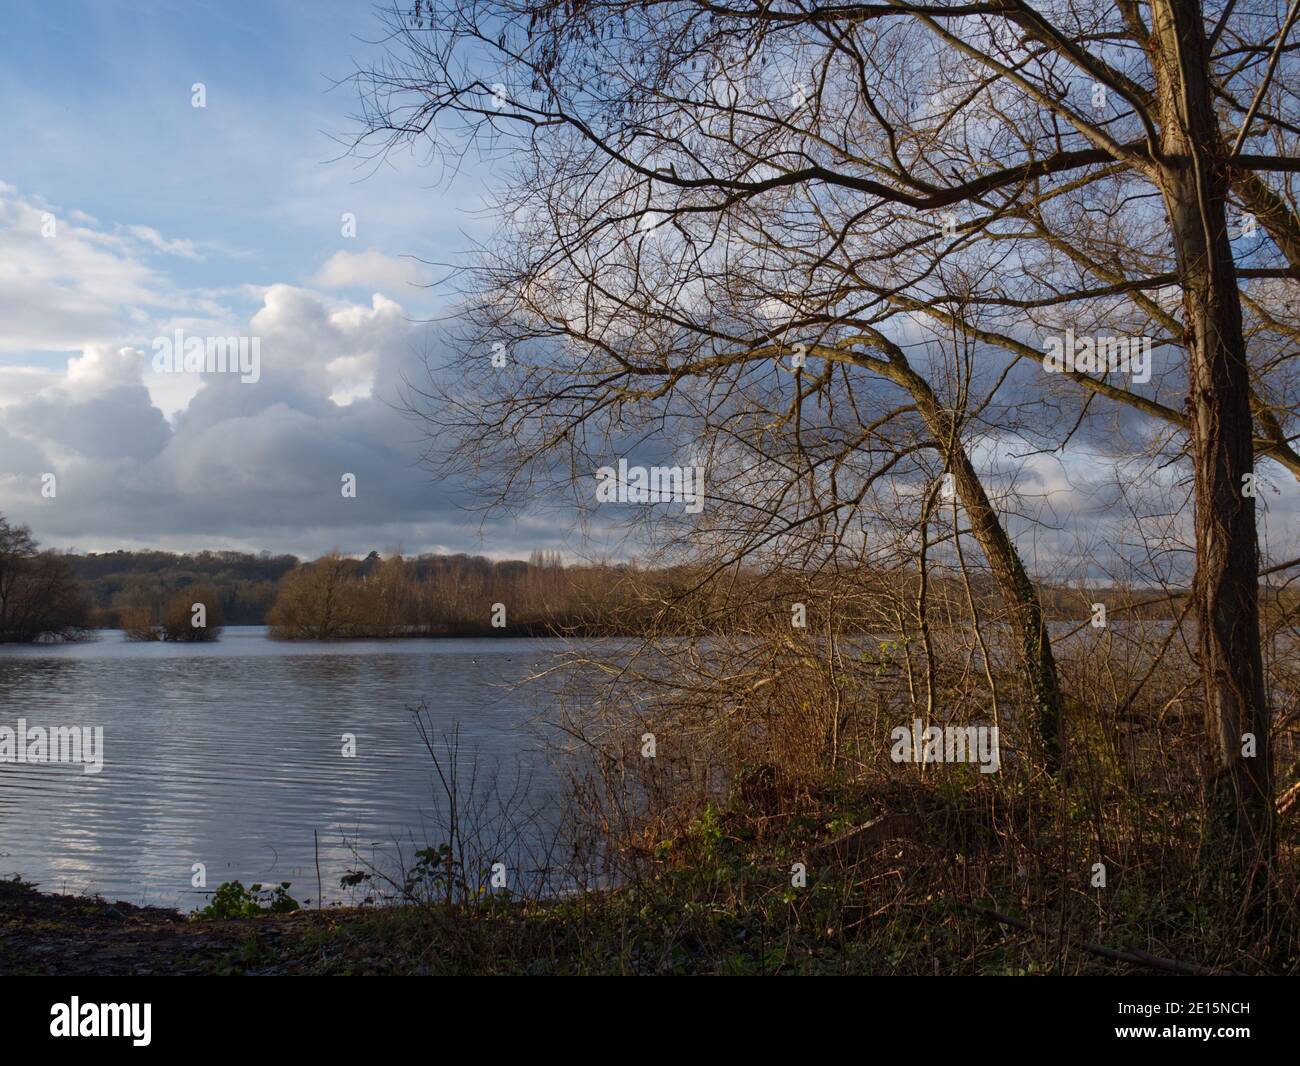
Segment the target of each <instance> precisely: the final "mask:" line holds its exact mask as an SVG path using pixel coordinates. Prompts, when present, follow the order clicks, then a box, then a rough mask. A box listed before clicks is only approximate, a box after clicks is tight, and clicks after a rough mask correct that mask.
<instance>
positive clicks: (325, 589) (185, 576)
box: [0, 516, 1294, 642]
mask: <svg viewBox="0 0 1300 1066" xmlns="http://www.w3.org/2000/svg"><path fill="white" fill-rule="evenodd" d="M842 577H843V575H841V578H842ZM704 578H705V575H704V574H702V573H701V572H700V571H698V570H697V569H693V568H689V567H667V568H658V569H647V568H643V567H639V566H637V565H636V564H634V563H619V564H603V565H602V564H591V565H569V566H565V565H563V563H562V562H561V559H560V556H559V553H557V552H534V553H533V554H532V556H531V557H530V558H529V559H527V560H523V559H517V560H507V561H493V560H490V559H485V558H483V557H482V556H477V555H466V554H457V555H419V556H414V557H409V558H407V557H403V556H401V555H397V554H392V555H388V556H386V557H385V556H381V555H380V554H379V553H378V552H374V551H372V552H371V553H370V554H369V555H368V556H366V557H365V558H364V559H354V558H349V557H346V556H342V555H339V554H337V553H330V554H328V555H325V556H323V557H322V558H320V559H317V560H315V561H313V562H303V561H302V560H300V559H298V558H297V557H296V556H293V555H272V554H270V553H269V552H261V553H258V554H250V553H247V552H235V551H202V552H196V553H193V554H176V553H173V552H162V551H115V552H106V553H91V554H88V555H72V554H65V553H59V552H51V551H42V550H41V549H40V548H39V546H38V545H37V544H36V542H35V540H34V539H33V538H32V536H31V534H30V532H29V531H28V530H26V529H25V528H23V527H21V526H10V525H9V524H7V523H6V522H5V520H4V518H3V516H0V642H13V641H32V640H40V639H52V638H53V639H67V638H71V637H75V636H77V635H78V634H79V633H82V632H84V631H85V630H88V629H94V628H110V629H122V630H125V631H126V632H127V634H128V635H129V636H130V637H132V638H133V639H138V640H211V639H214V638H215V637H216V636H218V635H219V634H220V631H221V627H222V626H223V625H268V626H270V627H271V630H272V635H273V636H275V637H278V638H282V639H289V640H293V639H331V638H340V637H402V636H477V635H483V636H488V635H496V636H521V635H532V636H543V635H572V636H622V635H628V636H641V635H646V634H649V633H652V632H653V633H657V634H660V635H663V634H676V635H681V636H687V637H692V636H703V635H707V634H709V633H718V632H723V631H730V632H745V631H751V632H757V631H760V630H762V631H768V630H770V629H771V628H772V627H773V626H776V627H780V628H784V629H787V630H788V629H789V627H790V626H791V624H792V621H793V618H794V617H801V619H802V620H803V622H804V624H805V625H806V626H807V628H808V629H809V630H811V631H812V632H814V633H820V632H823V631H824V630H825V628H826V626H827V625H828V624H834V626H835V627H836V629H837V630H838V631H840V632H848V633H851V632H854V631H858V632H862V633H867V634H881V633H889V632H894V631H896V630H898V628H899V626H900V625H902V627H903V628H904V629H906V628H907V620H908V617H909V616H910V613H911V611H912V610H913V608H912V606H911V604H912V601H913V600H914V599H915V589H913V588H912V587H911V585H912V583H914V581H915V575H914V574H912V573H911V572H910V571H907V570H901V571H895V572H889V573H876V572H871V573H866V572H863V573H859V574H856V575H855V576H854V581H855V582H856V583H857V585H858V586H860V587H861V588H864V589H868V590H874V591H875V593H877V594H878V595H876V597H875V599H874V600H872V599H871V598H870V597H864V598H858V597H842V596H841V595H840V594H839V593H837V592H836V591H834V590H836V589H839V588H842V587H843V585H844V582H843V580H840V579H837V580H835V581H833V582H832V583H831V584H830V586H826V585H825V575H823V576H822V578H821V579H818V578H817V577H816V575H810V574H806V573H803V572H801V571H799V570H798V569H791V570H785V571H769V572H759V571H757V570H752V571H741V572H738V573H736V574H734V575H733V577H732V579H731V584H730V587H729V590H728V593H727V595H726V597H725V599H722V598H719V597H718V595H717V594H716V593H713V592H710V591H708V587H709V585H710V583H709V582H708V581H706V580H704ZM819 584H821V586H822V591H821V592H814V591H813V588H814V587H816V586H818V585H819ZM1263 592H1264V599H1265V603H1266V607H1268V608H1270V609H1272V608H1273V607H1275V606H1276V605H1277V597H1278V593H1277V592H1276V590H1268V589H1267V588H1266V589H1265V590H1263ZM886 594H888V595H886ZM968 594H970V595H973V596H974V598H975V600H976V601H977V603H978V604H979V606H980V611H981V615H982V617H983V618H984V619H986V620H987V621H988V622H990V623H991V624H996V622H997V621H998V616H997V611H996V600H997V594H996V589H995V587H994V585H993V583H992V580H991V579H990V578H989V577H988V576H987V575H979V574H973V575H971V580H970V585H969V588H968V587H967V586H966V585H965V584H964V583H962V582H959V581H958V580H957V579H955V578H953V577H951V576H949V575H942V576H940V575H934V576H932V577H931V578H930V595H931V596H932V597H933V599H934V605H935V606H934V608H933V610H932V612H931V618H930V624H931V625H932V626H943V625H945V624H949V620H948V619H946V617H945V616H946V615H947V614H948V613H949V611H948V609H947V607H946V606H945V605H946V604H955V605H957V607H954V608H953V611H954V612H956V613H954V614H953V619H952V620H951V624H958V623H957V622H956V617H957V614H958V613H960V612H959V611H958V610H957V608H958V607H960V605H961V604H963V603H965V602H966V596H967V595H968ZM1040 595H1041V598H1042V602H1043V606H1044V614H1045V615H1046V617H1047V618H1048V619H1049V620H1051V621H1054V622H1073V623H1076V624H1079V623H1086V622H1087V621H1088V618H1089V616H1090V611H1091V610H1092V604H1093V603H1094V602H1102V603H1104V604H1105V605H1106V608H1107V611H1109V612H1110V615H1111V617H1114V618H1116V619H1117V620H1118V619H1128V620H1137V619H1140V618H1146V619H1153V618H1154V619H1172V618H1173V617H1174V616H1175V615H1177V614H1178V612H1179V610H1180V608H1181V606H1182V599H1181V595H1180V594H1178V593H1175V594H1174V595H1173V596H1172V597H1166V596H1164V595H1162V594H1161V593H1159V592H1156V591H1153V590H1141V589H1130V590H1119V589H1110V590H1099V589H1073V590H1065V589H1061V588H1053V587H1048V586H1043V587H1041V588H1040ZM887 599H892V600H893V601H895V602H896V603H897V604H898V610H897V611H895V612H894V613H893V614H891V613H888V612H887V613H885V614H881V613H880V612H879V610H878V609H875V608H870V607H867V606H866V605H867V604H868V603H878V602H884V601H885V600H887ZM1293 601H1294V597H1290V599H1289V600H1288V602H1289V603H1291V605H1292V606H1294V602H1293ZM796 604H802V607H801V608H799V609H796ZM200 608H201V609H200ZM899 612H901V613H899Z"/></svg>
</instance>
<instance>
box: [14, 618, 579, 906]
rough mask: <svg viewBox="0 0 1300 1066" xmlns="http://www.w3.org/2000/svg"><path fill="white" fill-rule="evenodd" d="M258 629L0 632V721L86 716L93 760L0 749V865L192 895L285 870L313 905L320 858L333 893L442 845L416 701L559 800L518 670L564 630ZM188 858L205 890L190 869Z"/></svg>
mask: <svg viewBox="0 0 1300 1066" xmlns="http://www.w3.org/2000/svg"><path fill="white" fill-rule="evenodd" d="M265 633H266V631H265V629H264V628H262V627H252V626H247V627H230V628H227V629H226V630H225V632H224V634H223V635H222V638H221V639H220V640H219V641H217V642H214V643H208V644H174V643H135V642H130V641H127V640H125V639H124V638H123V635H122V634H121V633H120V632H117V631H104V632H101V633H100V634H99V635H98V636H99V639H97V640H94V641H89V642H85V643H74V644H58V645H0V726H7V727H9V728H10V729H15V730H16V729H17V728H18V719H19V718H25V719H26V724H27V727H28V729H32V728H34V727H44V728H45V729H51V728H54V727H58V726H76V727H89V728H91V729H92V730H93V728H94V727H97V726H98V727H102V729H103V745H104V763H103V769H102V771H101V772H99V773H89V774H88V773H85V772H84V768H83V766H82V765H80V764H78V765H51V764H48V763H46V764H41V765H33V764H19V763H13V762H0V876H9V875H11V874H14V873H17V874H21V875H22V876H23V877H24V878H26V879H28V880H33V881H37V882H39V883H40V885H41V887H42V888H43V889H44V890H45V891H55V892H90V893H101V894H103V895H104V896H107V897H108V898H110V899H124V900H127V901H129V902H132V903H149V904H157V905H163V906H173V907H178V908H180V909H181V910H185V911H188V910H191V909H193V908H194V907H196V906H201V905H203V904H204V903H205V902H206V900H207V898H208V896H209V895H210V893H211V890H212V889H215V888H216V887H217V885H219V884H220V883H221V882H223V881H231V880H236V879H238V880H240V881H242V882H243V883H244V885H245V886H248V885H250V884H251V883H253V882H261V883H263V884H278V883H279V882H281V881H289V882H292V888H291V889H290V893H291V894H292V895H293V896H294V897H295V898H296V899H298V900H299V901H300V902H303V901H305V900H306V899H312V900H313V901H314V900H315V899H316V896H317V874H316V867H317V861H319V865H320V880H321V884H322V886H323V893H322V895H323V898H324V900H325V902H326V903H327V904H328V903H330V902H338V901H347V900H349V899H351V898H352V897H351V896H350V895H349V893H348V892H347V890H344V889H341V888H340V886H339V878H340V877H341V876H342V875H343V874H344V873H345V872H347V871H349V870H353V869H357V868H359V867H360V866H361V865H362V863H361V862H359V861H358V856H360V857H361V858H363V859H364V860H365V861H368V862H373V863H375V864H377V865H380V866H385V865H391V863H392V861H393V860H394V859H395V857H396V856H397V854H398V851H399V849H400V850H401V852H402V853H403V854H405V855H407V856H409V855H410V854H411V853H412V852H413V851H414V850H415V849H416V848H421V847H424V846H426V844H438V843H441V842H442V839H440V834H439V828H440V823H439V815H440V813H445V812H442V806H441V805H440V804H439V802H438V792H437V790H436V788H435V782H436V778H435V774H434V770H433V763H432V760H431V759H430V757H429V754H428V752H427V751H426V749H425V748H424V745H423V744H422V742H421V740H420V736H419V733H418V731H417V729H416V726H415V721H414V718H413V715H412V713H411V711H410V709H409V708H411V707H412V706H414V705H417V704H419V703H420V702H421V701H422V700H423V701H425V702H426V703H427V707H428V716H429V720H430V721H431V723H432V727H433V729H434V730H435V732H436V733H437V734H438V735H441V734H442V733H447V734H450V733H451V731H452V729H453V727H454V726H456V725H457V724H459V730H460V755H461V758H460V763H461V765H462V766H466V765H469V764H470V763H473V762H474V761H477V765H478V770H479V774H480V776H481V777H484V778H485V779H491V777H492V775H493V774H498V775H500V777H501V779H502V780H504V781H507V782H508V783H509V784H511V785H513V783H515V782H516V781H517V780H518V778H519V775H520V774H524V775H528V776H527V777H526V781H527V789H526V791H527V794H528V795H527V799H528V800H529V801H530V802H531V803H533V804H535V805H537V806H538V807H540V808H543V809H545V808H546V807H547V806H548V805H550V806H554V807H556V808H558V804H559V786H558V774H557V773H556V771H555V770H554V769H553V767H552V766H551V763H550V760H549V759H548V758H546V757H545V755H544V754H542V751H541V749H542V747H543V745H542V744H541V743H540V741H539V738H538V732H537V730H536V729H535V728H530V723H533V722H534V721H535V720H536V719H537V718H538V716H539V714H541V713H542V712H544V710H545V707H546V695H545V691H544V689H543V688H542V686H540V685H537V684H530V685H524V686H521V685H520V684H519V683H520V682H521V681H522V680H523V679H524V678H526V677H527V676H528V675H530V674H531V673H533V672H534V671H535V670H537V669H538V668H539V667H542V666H544V665H545V664H546V663H547V661H548V659H550V658H551V656H552V655H553V654H554V653H555V652H556V651H558V650H560V646H561V645H560V642H557V641H548V640H539V639H508V638H493V639H455V640H397V641H337V642H330V643H316V642H297V641H295V642H281V641H272V640H268V639H267V638H266V635H265ZM344 734H353V735H354V736H355V743H356V753H355V757H350V758H349V757H344V755H343V748H344V740H343V739H342V738H343V736H344ZM313 833H314V834H315V837H313ZM443 836H445V834H443ZM195 863H203V864H204V865H205V867H206V877H207V884H206V891H204V890H202V889H197V888H194V887H192V885H191V879H192V877H193V873H192V871H193V865H194V864H195Z"/></svg>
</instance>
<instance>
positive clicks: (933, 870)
mask: <svg viewBox="0 0 1300 1066" xmlns="http://www.w3.org/2000/svg"><path fill="white" fill-rule="evenodd" d="M748 787H749V793H748V798H747V800H746V802H745V805H744V807H739V806H737V807H732V808H728V809H715V808H712V807H709V808H707V809H706V810H705V812H704V814H703V815H702V816H701V817H699V818H697V819H696V820H695V821H694V822H692V823H691V824H690V825H689V826H688V827H687V828H686V829H685V831H684V832H682V833H681V834H680V835H678V836H675V837H672V838H667V839H662V840H658V841H655V842H654V843H653V844H652V845H649V846H648V847H647V850H646V854H645V855H644V856H643V857H642V858H643V862H642V871H643V873H642V875H641V876H640V877H638V879H637V880H636V881H635V883H631V884H627V885H625V886H623V887H620V888H617V889H612V890H606V891H591V892H585V893H579V894H576V895H573V896H569V897H566V898H563V899H550V900H542V901H537V900H522V899H513V898H511V897H510V896H509V895H506V894H497V895H491V896H489V895H484V896H482V897H480V899H479V900H478V901H477V902H475V903H468V904H446V903H423V904H418V905H414V904H412V905H405V906H387V907H374V906H371V907H333V908H326V909H323V910H299V911H296V912H294V913H291V914H270V913H266V914H262V915H259V916H257V917H241V918H226V919H220V920H203V919H196V918H193V917H187V916H184V915H181V914H179V913H177V912H175V911H170V910H165V909H160V908H140V907H135V906H132V905H129V904H125V903H110V902H108V901H105V900H102V899H90V898H84V897H72V896H57V895H46V894H43V893H40V892H39V891H37V890H36V888H35V887H33V886H31V885H27V884H24V883H22V882H19V881H7V882H3V883H0V970H2V971H3V972H4V973H6V974H86V975H94V974H147V973H153V974H159V973H166V974H182V975H192V974H250V975H256V974H839V973H859V974H912V975H934V974H985V975H997V974H1002V975H1036V974H1099V973H1114V974H1129V973H1162V972H1164V973H1211V972H1214V973H1225V972H1236V973H1242V974H1262V973H1273V974H1278V973H1282V974H1287V973H1296V972H1297V971H1298V970H1300V953H1298V952H1297V944H1298V943H1300V941H1298V940H1297V936H1296V929H1295V927H1294V919H1293V916H1294V914H1295V910H1296V908H1295V906H1294V904H1295V900H1296V885H1295V877H1294V868H1295V861H1294V859H1295V854H1296V851H1295V847H1296V842H1295V841H1294V839H1291V840H1289V841H1288V843H1287V844H1286V845H1285V847H1284V849H1283V859H1284V861H1283V862H1282V863H1281V864H1280V865H1281V867H1282V871H1283V872H1282V876H1281V877H1280V878H1279V882H1278V899H1277V901H1276V904H1277V905H1276V908H1275V911H1274V912H1273V913H1272V914H1270V915H1269V916H1268V918H1267V919H1266V920H1265V921H1264V923H1263V924H1259V925H1256V926H1253V927H1252V929H1253V931H1252V932H1250V933H1243V932H1242V928H1241V927H1240V926H1239V925H1236V924H1234V923H1232V922H1231V921H1225V920H1224V916H1223V912H1215V911H1212V910H1211V909H1208V908H1206V907H1205V906H1204V905H1203V904H1195V903H1191V902H1189V901H1191V900H1194V899H1197V898H1200V899H1202V900H1203V899H1204V895H1203V893H1199V894H1198V893H1197V892H1196V891H1195V890H1194V888H1193V882H1194V879H1195V877H1196V871H1195V869H1194V864H1190V863H1189V864H1186V865H1184V864H1180V863H1178V862H1177V861H1176V859H1174V858H1171V857H1170V856H1175V855H1176V854H1178V853H1179V852H1183V853H1184V854H1186V855H1187V856H1188V857H1189V858H1190V857H1191V856H1192V854H1193V853H1192V852H1186V851H1183V849H1176V848H1172V847H1171V849H1170V850H1169V851H1167V852H1165V853H1164V854H1165V858H1163V859H1161V860H1160V861H1156V857H1155V856H1154V855H1152V856H1151V857H1150V859H1149V860H1148V861H1120V860H1119V859H1118V858H1112V859H1111V860H1110V880H1109V884H1108V886H1107V888H1106V890H1104V891H1099V890H1093V889H1090V888H1089V887H1088V879H1087V877H1086V876H1085V874H1086V871H1087V870H1088V868H1089V864H1090V862H1091V859H1092V856H1093V847H1092V845H1091V843H1090V842H1089V841H1088V840H1087V839H1086V834H1077V833H1074V832H1073V831H1072V830H1071V827H1072V826H1073V827H1076V828H1079V827H1082V826H1083V825H1084V824H1085V823H1086V817H1085V816H1084V815H1083V814H1082V813H1080V814H1079V815H1078V817H1072V816H1071V815H1070V808H1071V806H1072V804H1073V803H1074V802H1075V800H1077V798H1078V797H1072V796H1070V795H1068V794H1065V793H1063V794H1061V795H1058V796H1056V797H1052V796H1050V795H1049V794H1048V793H1047V792H1043V791H1035V792H1033V793H1032V794H1026V795H1024V796H1022V797H1020V798H1019V799H1017V798H1013V797H1008V796H1007V795H1005V793H1004V792H1003V791H1002V790H998V791H994V790H993V789H991V788H986V787H983V783H982V782H979V781H978V780H974V781H970V782H968V783H967V786H966V787H964V788H962V789H956V790H954V789H947V790H945V789H936V788H932V787H928V786H926V787H921V786H919V785H909V784H907V783H905V782H895V783H894V784H893V785H892V786H890V787H889V788H887V789H884V790H880V791H876V792H874V793H872V794H868V793H865V792H858V793H854V794H851V795H850V794H838V795H825V796H821V797H814V799H815V800H816V801H817V802H816V803H815V804H814V805H813V807H812V808H811V809H818V810H822V811H823V812H825V811H830V810H832V809H833V810H835V811H837V812H838V813H837V814H836V815H835V816H834V817H833V818H830V819H826V818H824V817H822V816H821V815H808V814H802V815H786V814H783V813H781V812H780V811H777V812H774V813H763V810H762V807H763V805H762V802H761V798H760V797H758V796H756V795H755V788H756V787H757V786H756V785H754V783H752V782H751V783H750V784H749V786H748ZM1053 799H1055V801H1056V804H1055V809H1054V810H1048V809H1046V808H1045V806H1044V804H1045V803H1048V802H1049V801H1051V800H1053ZM1062 811H1064V814H1065V818H1064V820H1061V819H1060V818H1059V817H1058V815H1059V814H1060V813H1061V812H1062ZM1061 827H1065V830H1066V831H1065V832H1064V833H1061V832H1059V829H1060V828H1061ZM1031 839H1032V840H1033V841H1034V842H1035V844H1036V847H1035V849H1034V850H1033V851H1029V850H1027V849H1026V847H1025V845H1026V842H1027V841H1028V840H1031ZM1166 843H1169V844H1170V845H1173V843H1174V842H1173V841H1167V842H1166ZM796 864H802V865H803V867H804V870H805V879H806V883H800V884H796V883H795V882H797V881H798V880H799V878H798V877H797V876H796V875H795V871H796V869H797V867H796ZM1076 874H1077V875H1078V876H1076Z"/></svg>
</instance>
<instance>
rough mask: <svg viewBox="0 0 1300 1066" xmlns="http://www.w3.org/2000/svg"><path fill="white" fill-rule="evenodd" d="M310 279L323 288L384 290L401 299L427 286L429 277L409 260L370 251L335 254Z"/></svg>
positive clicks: (418, 265)
mask: <svg viewBox="0 0 1300 1066" xmlns="http://www.w3.org/2000/svg"><path fill="white" fill-rule="evenodd" d="M312 280H313V283H314V284H316V285H319V286H320V287H321V288H325V289H352V288H365V289H387V290H388V291H389V292H391V293H393V294H394V295H397V296H401V295H404V294H406V293H408V292H409V291H410V290H411V288H412V287H414V286H421V285H428V284H429V282H430V281H431V280H432V275H431V274H430V273H429V271H428V270H427V269H426V268H425V267H424V266H422V265H421V264H420V263H418V262H416V261H415V260H413V259H394V258H393V257H392V256H388V255H384V254H383V253H381V252H376V251H374V250H373V249H372V250H369V251H365V252H335V253H334V254H333V255H332V256H330V257H329V259H327V260H326V262H325V265H324V266H323V267H321V269H320V272H319V273H318V274H317V275H316V277H315V278H313V279H312Z"/></svg>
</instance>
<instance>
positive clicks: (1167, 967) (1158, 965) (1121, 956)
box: [962, 903, 1242, 977]
mask: <svg viewBox="0 0 1300 1066" xmlns="http://www.w3.org/2000/svg"><path fill="white" fill-rule="evenodd" d="M962 906H963V907H965V908H967V910H972V911H974V912H975V913H976V914H979V915H982V916H983V917H985V918H990V919H992V920H993V921H995V922H1001V923H1002V924H1003V925H1009V926H1012V927H1013V928H1015V929H1021V930H1024V931H1025V932H1026V933H1032V934H1034V936H1039V937H1045V936H1046V934H1044V933H1043V932H1042V931H1040V930H1038V929H1035V928H1034V927H1033V926H1032V925H1030V924H1029V923H1028V922H1026V921H1023V920H1022V919H1020V918H1013V917H1011V915H1009V914H1002V913H1001V912H1000V911H995V910H993V909H992V908H991V907H977V906H975V904H973V903H963V904H962ZM1078 946H1079V947H1081V948H1082V949H1083V950H1084V951H1087V952H1089V953H1091V954H1093V955H1100V956H1101V957H1102V958H1104V959H1112V960H1114V961H1115V962H1127V963H1130V964H1132V965H1134V966H1147V967H1149V968H1151V969H1153V970H1163V971H1164V972H1165V973H1177V974H1189V975H1191V976H1195V977H1240V976H1242V975H1241V974H1239V973H1237V972H1236V971H1235V970H1215V969H1211V968H1210V967H1208V966H1201V965H1200V964H1199V963H1195V962H1182V961H1180V960H1178V959H1163V958H1161V957H1160V956H1159V955H1152V954H1150V953H1149V952H1146V951H1139V950H1138V949H1136V948H1135V949H1133V950H1132V951H1117V950H1115V949H1114V948H1106V947H1102V946H1101V945H1100V944H1089V943H1086V942H1085V943H1081V944H1079V945H1078Z"/></svg>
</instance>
